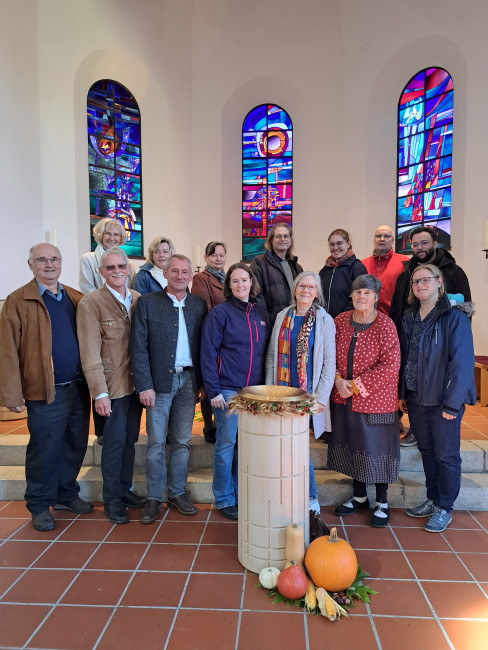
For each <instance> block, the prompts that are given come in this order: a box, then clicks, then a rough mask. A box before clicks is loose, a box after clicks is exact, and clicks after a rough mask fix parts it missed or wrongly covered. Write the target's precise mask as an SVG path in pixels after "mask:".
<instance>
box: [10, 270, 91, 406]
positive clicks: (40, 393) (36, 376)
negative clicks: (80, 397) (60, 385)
mask: <svg viewBox="0 0 488 650" xmlns="http://www.w3.org/2000/svg"><path fill="white" fill-rule="evenodd" d="M61 286H62V287H63V289H64V290H65V291H66V295H67V296H68V298H69V299H70V300H71V302H72V303H73V304H74V305H75V307H76V305H77V304H78V302H79V301H80V300H81V298H82V297H83V294H81V293H80V292H79V291H76V289H72V288H71V287H68V286H66V285H61ZM51 348H52V332H51V320H50V318H49V312H48V310H47V308H46V306H45V304H44V301H43V299H42V297H41V294H40V293H39V289H38V286H37V282H36V280H35V279H32V280H31V281H30V282H29V283H28V284H25V285H24V286H23V287H20V289H17V290H16V291H14V292H13V293H11V294H10V295H9V296H7V299H6V300H5V304H4V306H3V309H2V311H1V313H0V406H22V404H23V403H24V399H28V400H40V401H45V402H47V403H48V404H50V403H51V402H53V401H54V395H55V389H54V371H53V361H52V356H51Z"/></svg>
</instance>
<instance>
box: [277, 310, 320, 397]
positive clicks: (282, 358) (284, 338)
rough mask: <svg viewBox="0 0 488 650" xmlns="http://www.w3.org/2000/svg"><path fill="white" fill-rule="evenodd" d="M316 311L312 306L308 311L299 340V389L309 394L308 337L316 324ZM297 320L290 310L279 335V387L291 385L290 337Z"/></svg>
mask: <svg viewBox="0 0 488 650" xmlns="http://www.w3.org/2000/svg"><path fill="white" fill-rule="evenodd" d="M315 316H316V310H315V307H314V306H313V305H312V306H311V307H310V309H309V310H308V312H307V314H306V316H305V319H304V321H303V325H302V327H301V329H300V332H299V334H298V339H297V371H298V372H297V374H298V385H299V386H298V387H299V388H301V389H302V390H304V391H305V392H307V384H308V382H307V364H308V357H309V349H308V337H309V336H310V333H311V331H312V329H313V326H314V324H315ZM294 320H295V310H294V309H293V308H290V309H289V310H288V313H287V314H286V316H285V317H284V319H283V323H282V325H281V328H280V333H279V335H278V368H277V370H278V386H289V385H290V377H291V374H290V337H291V330H292V329H293V321H294Z"/></svg>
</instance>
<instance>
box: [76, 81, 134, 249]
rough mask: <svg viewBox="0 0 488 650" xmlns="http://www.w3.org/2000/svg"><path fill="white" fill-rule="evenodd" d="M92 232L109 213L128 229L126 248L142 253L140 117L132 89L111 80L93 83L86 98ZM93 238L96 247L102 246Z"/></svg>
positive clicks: (93, 246)
mask: <svg viewBox="0 0 488 650" xmlns="http://www.w3.org/2000/svg"><path fill="white" fill-rule="evenodd" d="M87 120H88V172H89V186H90V232H91V231H92V229H93V226H94V225H95V224H96V223H97V222H98V221H100V219H103V218H105V217H111V218H112V219H117V220H118V221H120V223H121V224H122V225H123V226H124V228H125V230H126V231H127V241H126V243H125V245H124V246H123V249H124V250H125V252H126V253H127V255H131V256H132V257H142V253H143V241H142V190H141V122H140V113H139V107H138V105H137V102H136V100H135V99H134V97H133V96H132V95H131V93H130V92H129V91H128V90H127V88H124V86H122V85H121V84H119V83H117V82H116V81H112V80H111V79H101V80H100V81H97V82H96V83H94V84H93V86H92V87H91V88H90V90H89V92H88V98H87ZM91 237H92V240H91V241H92V250H94V249H95V248H96V246H97V244H96V242H95V240H94V239H93V234H92V235H91Z"/></svg>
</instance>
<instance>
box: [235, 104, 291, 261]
mask: <svg viewBox="0 0 488 650" xmlns="http://www.w3.org/2000/svg"><path fill="white" fill-rule="evenodd" d="M292 154H293V127H292V123H291V119H290V116H289V115H288V113H286V111H284V110H283V109H282V108H280V107H279V106H275V105H274V104H262V105H261V106H256V108H253V110H252V111H250V112H249V113H248V114H247V115H246V118H245V120H244V123H243V126H242V259H243V260H252V259H253V258H254V257H255V256H256V255H258V254H259V253H263V252H264V242H265V240H266V235H267V234H268V229H269V228H271V227H272V226H275V225H276V224H279V223H286V224H288V225H290V226H291V211H292V182H293V159H292Z"/></svg>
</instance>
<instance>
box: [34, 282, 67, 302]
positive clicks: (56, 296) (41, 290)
mask: <svg viewBox="0 0 488 650" xmlns="http://www.w3.org/2000/svg"><path fill="white" fill-rule="evenodd" d="M36 282H37V288H38V289H39V293H40V294H41V296H42V294H43V293H47V294H48V295H49V296H51V298H54V299H55V300H57V301H58V302H60V301H61V300H62V299H63V296H64V293H65V292H64V289H63V287H62V286H61V283H59V282H58V293H56V294H54V293H53V292H52V291H51V290H50V289H48V288H47V287H45V286H44V285H43V284H41V283H40V282H39V280H36Z"/></svg>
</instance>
